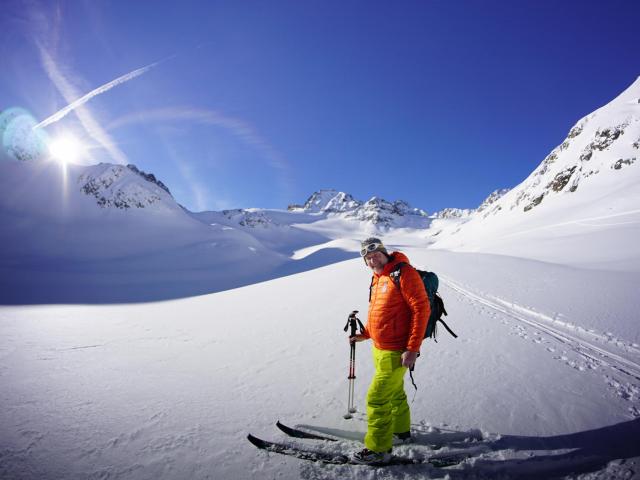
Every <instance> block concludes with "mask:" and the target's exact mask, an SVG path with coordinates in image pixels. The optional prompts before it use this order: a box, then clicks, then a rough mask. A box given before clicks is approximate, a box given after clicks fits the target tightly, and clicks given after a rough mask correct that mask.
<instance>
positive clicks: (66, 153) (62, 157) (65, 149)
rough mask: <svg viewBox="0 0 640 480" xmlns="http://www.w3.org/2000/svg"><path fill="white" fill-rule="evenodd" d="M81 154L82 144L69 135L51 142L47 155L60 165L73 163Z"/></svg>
mask: <svg viewBox="0 0 640 480" xmlns="http://www.w3.org/2000/svg"><path fill="white" fill-rule="evenodd" d="M81 153H82V144H81V143H80V142H79V141H78V140H77V139H76V138H75V137H73V136H71V135H63V136H60V137H57V138H54V139H52V140H51V143H50V144H49V154H50V155H51V158H53V159H55V160H57V161H58V162H60V163H74V162H75V161H76V160H77V159H78V157H79V156H80V154H81Z"/></svg>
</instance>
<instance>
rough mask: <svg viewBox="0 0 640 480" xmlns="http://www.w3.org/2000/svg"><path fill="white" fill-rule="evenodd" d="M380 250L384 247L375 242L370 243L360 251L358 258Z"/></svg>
mask: <svg viewBox="0 0 640 480" xmlns="http://www.w3.org/2000/svg"><path fill="white" fill-rule="evenodd" d="M380 248H384V245H382V244H381V243H377V242H376V243H370V244H369V245H367V246H366V247H364V248H363V249H362V250H360V256H361V257H364V256H365V255H366V254H367V253H371V252H375V251H376V250H378V249H380Z"/></svg>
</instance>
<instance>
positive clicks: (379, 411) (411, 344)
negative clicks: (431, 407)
mask: <svg viewBox="0 0 640 480" xmlns="http://www.w3.org/2000/svg"><path fill="white" fill-rule="evenodd" d="M360 254H361V256H362V257H363V258H364V261H365V263H366V264H367V266H369V267H370V268H371V270H372V271H373V278H372V280H371V290H370V294H371V296H370V299H369V314H368V318H367V324H366V326H365V330H364V331H363V333H362V334H358V335H355V336H354V337H351V338H350V341H352V342H361V341H363V340H367V339H371V340H373V361H374V366H375V374H374V376H373V380H372V381H371V385H370V386H369V391H368V392H367V419H368V427H367V434H366V435H365V438H364V444H365V448H364V449H363V450H362V451H360V452H357V453H356V454H355V455H354V457H353V459H354V460H355V461H356V462H358V463H363V464H376V465H377V464H384V463H387V462H389V460H390V459H391V445H392V442H393V436H394V435H395V436H397V437H398V438H400V439H401V440H403V441H410V439H411V435H410V433H409V429H410V425H411V418H410V412H409V404H408V403H407V395H406V394H405V391H404V375H405V373H406V371H407V369H409V368H412V367H413V365H414V364H415V361H416V359H417V357H418V354H419V352H420V345H421V344H422V340H423V338H424V333H425V329H426V327H427V320H428V319H429V314H430V307H429V298H428V297H427V293H426V291H425V289H424V285H423V283H422V279H421V278H420V275H419V274H418V272H416V270H415V269H414V268H413V267H411V266H410V265H409V259H408V258H407V257H406V256H405V255H404V254H402V253H400V252H393V253H392V254H391V255H389V253H388V252H387V249H386V248H385V246H384V245H383V244H382V241H380V240H379V239H378V238H374V237H371V238H367V239H366V240H364V241H363V242H362V248H361V251H360ZM400 262H404V263H406V264H407V265H405V266H402V267H400V272H401V275H400V288H398V287H396V285H395V283H394V281H393V279H392V278H391V276H390V275H396V274H397V273H398V272H397V267H398V263H400ZM394 272H395V273H394Z"/></svg>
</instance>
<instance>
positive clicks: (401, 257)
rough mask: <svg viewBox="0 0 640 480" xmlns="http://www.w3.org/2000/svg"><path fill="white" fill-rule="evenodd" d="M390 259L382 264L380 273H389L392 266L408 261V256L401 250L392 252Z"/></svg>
mask: <svg viewBox="0 0 640 480" xmlns="http://www.w3.org/2000/svg"><path fill="white" fill-rule="evenodd" d="M390 257H391V260H390V261H389V263H387V264H386V265H385V266H384V269H383V270H382V273H381V275H389V273H390V272H391V271H392V270H393V268H394V267H395V266H396V265H397V264H398V263H400V262H404V263H410V262H409V258H408V257H407V256H406V255H405V254H404V253H402V252H392V253H391V255H390Z"/></svg>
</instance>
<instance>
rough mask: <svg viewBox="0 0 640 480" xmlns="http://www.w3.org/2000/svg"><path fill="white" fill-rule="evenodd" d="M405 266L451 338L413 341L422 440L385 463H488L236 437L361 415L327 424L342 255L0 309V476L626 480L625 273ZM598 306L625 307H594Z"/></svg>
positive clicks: (355, 264) (364, 352)
mask: <svg viewBox="0 0 640 480" xmlns="http://www.w3.org/2000/svg"><path fill="white" fill-rule="evenodd" d="M407 253H408V254H409V256H410V258H411V259H412V260H413V262H414V263H416V264H417V265H420V266H429V267H430V268H433V269H434V270H436V271H438V272H439V273H440V274H441V277H442V280H443V282H442V283H443V285H442V287H441V293H442V295H443V297H444V298H445V301H446V302H447V308H448V310H449V314H450V315H449V318H448V320H449V324H450V325H451V326H452V327H453V328H454V329H455V331H456V333H458V334H459V336H460V338H459V339H453V338H452V337H449V336H448V335H447V334H446V332H444V331H442V332H441V334H440V337H439V341H438V343H433V342H428V343H427V344H425V345H424V346H423V349H422V354H423V355H422V357H421V358H420V360H419V363H418V367H417V369H416V372H415V379H416V382H417V384H418V388H419V390H418V392H417V395H416V398H415V402H414V403H413V404H412V412H413V421H412V423H413V429H414V433H415V434H416V436H417V440H418V442H419V443H418V444H416V445H405V446H401V447H397V449H396V451H397V452H398V453H402V454H405V455H410V456H411V455H413V456H417V457H420V456H425V455H428V454H429V452H430V447H429V446H428V444H429V443H431V442H434V441H440V440H443V439H444V440H446V439H447V438H448V437H447V434H449V433H450V432H451V431H462V432H467V431H472V430H474V429H480V430H481V431H482V432H484V441H482V442H475V443H469V444H465V443H459V442H458V443H453V444H451V445H450V446H445V447H443V448H442V449H440V450H438V453H442V452H443V451H446V450H447V449H452V450H454V449H458V448H472V447H474V448H475V447H477V446H479V445H486V446H487V448H488V450H487V451H486V452H485V453H481V454H478V455H476V456H474V457H472V458H470V459H468V460H466V461H465V462H463V463H462V464H461V465H459V466H456V467H451V468H449V469H447V471H444V470H434V469H433V468H431V467H429V466H420V467H414V466H411V467H393V468H387V469H375V468H370V467H347V466H330V467H329V466H320V465H315V464H306V463H303V462H300V461H298V460H295V459H291V458H286V457H281V456H278V455H277V454H266V453H264V452H259V451H258V450H256V449H255V448H254V447H253V446H252V445H250V444H249V443H248V442H247V441H246V439H245V436H246V434H247V433H248V432H252V433H254V434H257V435H259V436H264V437H267V438H273V439H277V440H283V439H284V437H283V435H282V434H281V433H280V432H279V431H278V430H276V429H275V426H274V422H275V421H276V420H277V419H281V420H283V421H286V422H289V423H291V424H296V423H302V424H311V425H314V426H320V427H328V428H333V429H339V430H343V431H348V432H355V434H356V435H357V434H360V435H362V433H363V432H364V431H365V429H366V423H365V418H364V416H363V415H362V414H358V415H356V418H355V419H354V420H350V421H348V420H344V419H342V414H343V413H345V409H346V400H347V379H346V377H347V371H348V355H349V353H348V352H349V348H348V345H347V340H346V334H345V333H344V331H343V330H342V328H343V326H344V323H345V321H346V317H347V315H348V313H349V312H350V311H351V310H353V309H357V310H360V311H361V312H365V311H366V298H367V285H368V282H369V273H368V272H367V270H366V268H365V266H364V265H363V264H362V262H361V260H359V259H355V260H348V261H345V262H340V263H336V264H333V265H330V266H327V267H323V268H319V269H315V270H312V271H308V272H305V273H301V274H297V275H292V276H288V277H283V278H280V279H276V280H272V281H269V282H264V283H260V284H255V285H251V286H247V287H243V288H240V289H236V290H230V291H226V292H220V293H217V294H212V295H206V296H201V297H196V298H191V299H183V300H174V301H168V302H159V303H150V304H138V305H114V306H42V307H38V306H33V307H4V308H3V309H2V310H1V316H0V330H1V332H2V335H1V336H0V355H1V358H2V361H1V363H0V365H1V367H0V378H2V384H3V386H4V388H3V389H2V391H1V393H0V398H1V403H2V406H3V408H2V410H1V411H0V429H1V430H2V433H3V434H2V436H1V437H0V466H1V467H0V477H1V478H13V479H21V478H65V479H76V478H77V479H81V478H82V479H84V478H135V479H147V478H148V479H151V478H176V479H179V478H196V479H197V478H251V477H254V476H257V477H258V478H276V477H277V478H291V479H294V478H316V479H318V478H320V479H329V478H352V477H353V478H406V477H411V478H443V477H444V476H445V475H446V474H449V475H450V478H497V477H498V478H526V477H528V478H551V477H553V476H563V475H569V474H572V475H577V474H583V473H584V474H589V476H588V477H586V478H608V477H610V476H612V475H619V476H620V478H627V477H625V475H627V474H628V473H629V472H632V471H637V468H638V463H637V462H638V458H637V457H639V456H640V446H639V445H638V442H637V438H638V435H639V434H640V410H639V407H640V402H639V395H640V345H638V338H637V328H636V327H635V323H636V322H635V318H636V317H635V313H629V312H637V311H638V308H640V300H638V297H637V295H634V292H637V290H638V287H640V284H639V283H640V282H639V281H638V276H637V275H636V276H635V277H634V281H633V282H629V281H627V279H620V278H618V277H616V275H614V274H612V275H611V276H610V277H608V278H605V279H603V280H604V281H603V282H602V284H600V285H599V286H598V288H596V287H595V286H594V287H593V292H591V291H586V292H581V291H580V283H581V281H582V280H580V279H584V276H585V275H589V272H585V271H581V270H578V269H570V268H566V267H562V266H554V265H549V264H544V263H540V262H536V261H530V260H521V259H515V258H509V257H502V256H492V255H483V254H457V253H450V252H430V251H428V250H424V249H418V250H412V249H409V250H407ZM487 272H491V275H487ZM541 274H543V275H544V278H545V279H547V280H548V281H540V280H539V279H540V278H541ZM595 291H597V292H598V293H599V295H595V294H594V292H595ZM602 296H604V297H605V298H612V299H614V300H616V299H624V302H623V303H622V304H620V303H618V302H613V303H612V304H610V305H603V302H602V301H601V298H602ZM563 298H564V299H570V301H562V299H563ZM576 298H579V299H580V301H575V300H576ZM328 299H330V301H328ZM550 300H551V301H550ZM362 318H363V319H364V316H363V317H362ZM627 329H629V330H630V331H633V332H634V333H631V334H628V332H627ZM357 348H358V349H357V352H356V362H357V363H356V374H357V380H356V399H357V401H356V403H357V405H358V406H359V407H360V408H361V409H362V408H363V406H364V399H365V393H366V388H367V384H368V381H369V378H370V376H371V375H372V369H371V359H370V352H369V350H370V346H369V345H368V344H359V345H358V347H357ZM407 391H408V392H409V395H410V396H411V395H412V394H411V386H410V384H409V383H408V382H407ZM299 443H304V442H299ZM307 443H311V444H313V442H307ZM318 448H323V447H322V446H319V447H318ZM324 448H325V449H326V448H334V449H336V448H338V449H343V450H344V451H347V452H349V451H354V450H355V449H356V448H358V447H357V444H352V443H349V442H342V443H341V444H339V445H338V446H335V445H333V446H325V447H324Z"/></svg>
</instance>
